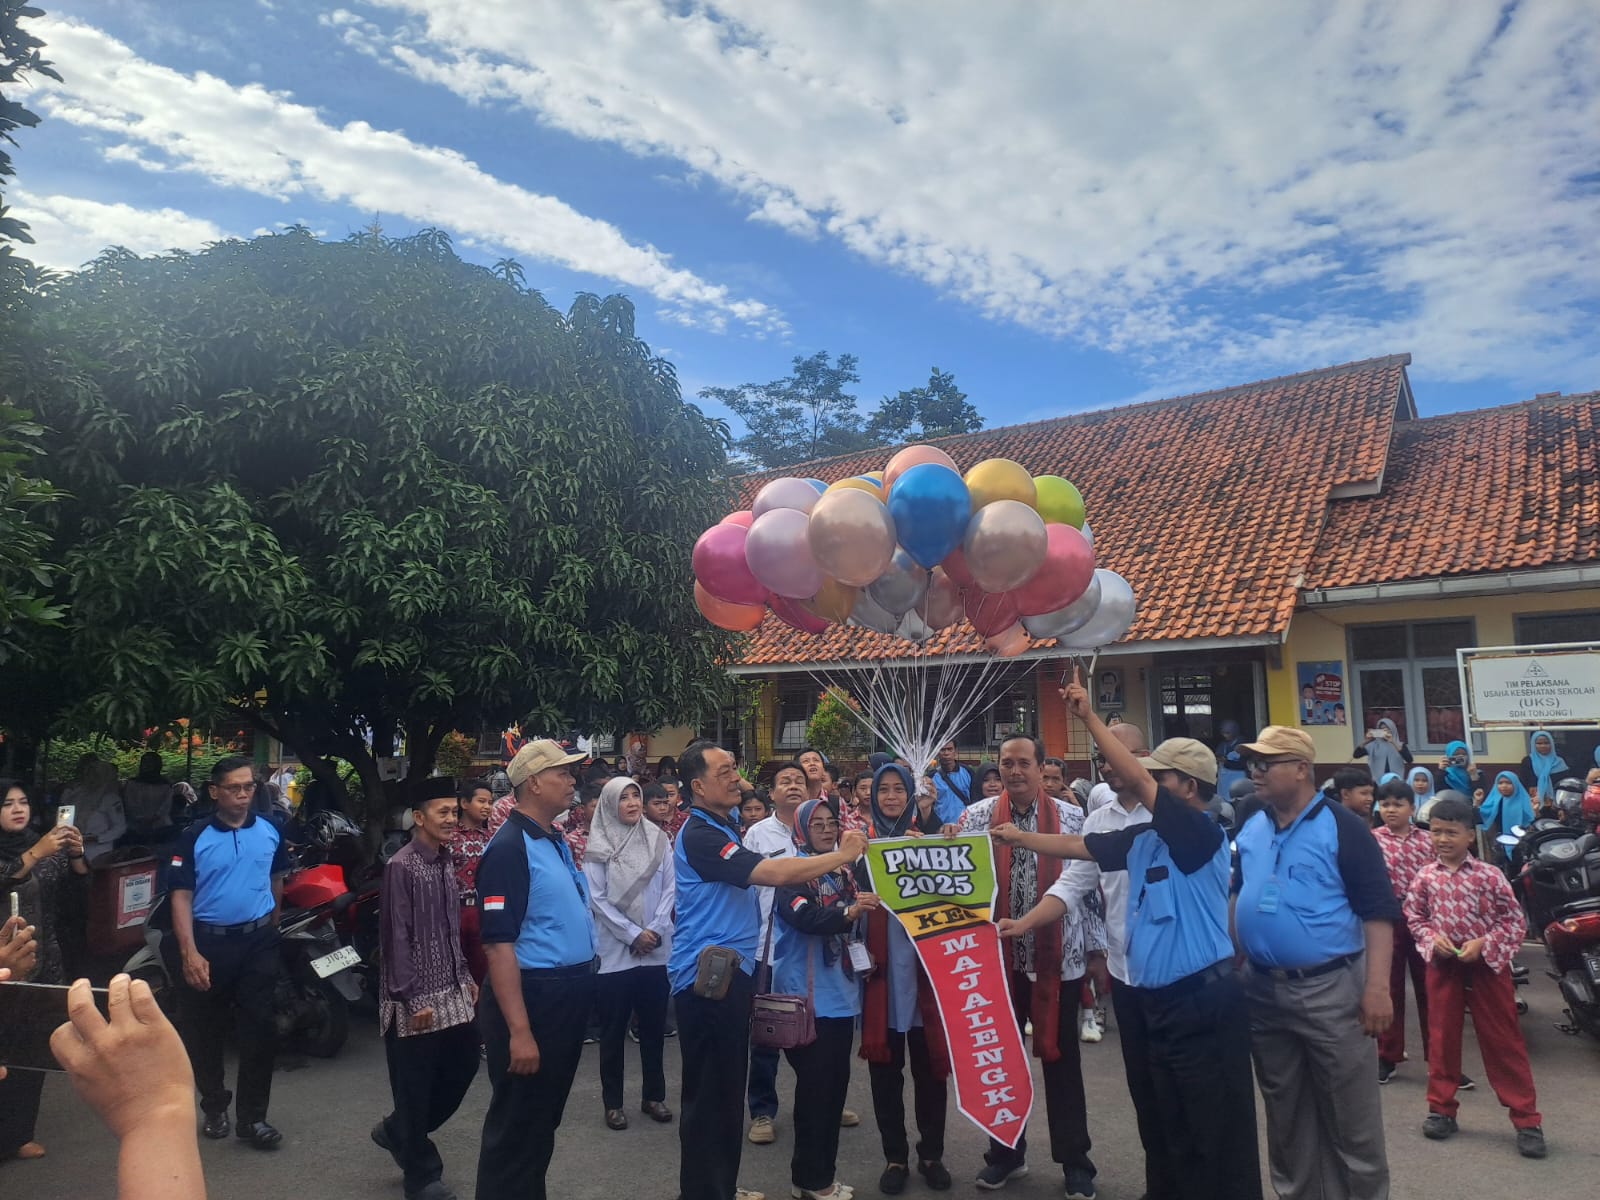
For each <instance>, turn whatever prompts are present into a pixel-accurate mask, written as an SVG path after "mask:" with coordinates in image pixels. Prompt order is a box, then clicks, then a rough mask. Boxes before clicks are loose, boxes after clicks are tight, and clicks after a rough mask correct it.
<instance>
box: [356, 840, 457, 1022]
mask: <svg viewBox="0 0 1600 1200" xmlns="http://www.w3.org/2000/svg"><path fill="white" fill-rule="evenodd" d="M460 910H461V900H460V895H459V893H458V892H457V891H456V877H455V871H454V869H453V865H452V860H451V858H450V855H449V853H448V852H447V851H446V850H445V849H444V848H443V847H441V848H440V849H439V850H437V851H434V850H429V849H428V848H427V847H425V846H424V845H423V844H422V843H421V842H415V841H414V842H408V843H407V844H406V845H404V846H402V847H401V848H400V850H399V852H398V853H396V854H395V856H394V857H393V858H391V859H390V860H389V865H388V866H386V867H385V868H384V869H383V911H382V916H381V917H380V940H381V941H382V944H383V981H382V982H383V990H382V993H381V998H380V999H379V1001H378V1031H379V1032H380V1033H387V1032H388V1031H389V1029H390V1027H391V1026H393V1027H394V1030H395V1032H396V1033H397V1034H398V1035H399V1036H400V1037H412V1036H421V1035H422V1034H424V1033H433V1032H436V1031H438V1030H440V1029H450V1028H452V1027H453V1026H456V1025H465V1024H468V1023H469V1022H471V1021H472V1020H473V1019H474V1017H475V1015H476V1014H475V1013H474V1011H473V1002H472V998H473V988H472V973H471V972H470V971H469V970H468V969H467V960H466V958H465V957H464V956H463V955H462V953H461V913H460ZM425 1008H431V1009H433V1024H432V1025H431V1026H430V1027H429V1028H428V1029H426V1030H422V1031H419V1032H418V1033H417V1034H415V1035H414V1034H413V1032H412V1029H411V1018H412V1017H413V1016H415V1015H416V1014H417V1013H419V1012H421V1011H422V1010H423V1009H425Z"/></svg>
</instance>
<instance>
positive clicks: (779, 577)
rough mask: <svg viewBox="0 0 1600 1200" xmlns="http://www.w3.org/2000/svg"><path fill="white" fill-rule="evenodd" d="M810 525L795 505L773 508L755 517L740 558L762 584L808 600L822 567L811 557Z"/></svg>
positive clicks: (815, 590) (814, 591)
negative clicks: (742, 557)
mask: <svg viewBox="0 0 1600 1200" xmlns="http://www.w3.org/2000/svg"><path fill="white" fill-rule="evenodd" d="M801 482H802V483H804V482H805V481H804V480H802V481H801ZM806 487H808V488H810V487H811V485H810V484H806ZM811 494H812V495H813V496H815V495H816V494H817V493H816V489H814V488H813V489H812V490H811ZM810 524H811V519H810V518H809V517H808V516H806V514H805V513H803V512H801V511H800V510H799V509H797V508H775V509H773V510H772V511H771V512H768V513H763V514H762V515H761V516H759V517H757V518H756V520H755V524H753V525H751V526H750V534H749V536H748V537H747V538H746V539H745V544H744V560H745V562H746V563H748V564H749V566H750V573H751V574H752V575H754V576H755V577H756V579H757V580H759V581H760V582H761V584H762V586H764V587H766V588H767V589H768V590H770V591H773V592H776V593H777V594H778V595H780V596H787V597H788V598H789V599H791V600H809V599H810V598H811V597H812V596H815V595H816V594H817V593H818V592H819V591H821V590H822V580H823V574H822V569H821V568H820V567H818V566H817V561H816V559H814V558H812V557H811V543H810V540H809V539H808V537H807V529H808V527H809V526H810Z"/></svg>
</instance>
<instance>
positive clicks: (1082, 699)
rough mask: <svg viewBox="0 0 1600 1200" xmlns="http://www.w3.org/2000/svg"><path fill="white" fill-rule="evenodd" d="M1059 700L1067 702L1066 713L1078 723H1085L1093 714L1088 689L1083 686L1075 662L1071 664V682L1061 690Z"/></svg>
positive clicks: (1081, 674)
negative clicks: (1075, 718) (1078, 721)
mask: <svg viewBox="0 0 1600 1200" xmlns="http://www.w3.org/2000/svg"><path fill="white" fill-rule="evenodd" d="M1061 698H1062V699H1063V700H1065V701H1066V702H1067V712H1068V713H1069V714H1071V715H1072V716H1074V717H1077V718H1078V720H1080V721H1087V720H1088V719H1089V718H1090V717H1091V716H1092V715H1093V714H1094V706H1093V705H1092V704H1090V703H1089V689H1088V688H1086V687H1084V686H1083V673H1082V672H1081V671H1080V670H1079V669H1078V664H1077V663H1076V662H1074V663H1073V664H1072V682H1071V683H1069V684H1067V685H1066V686H1065V687H1063V688H1062V689H1061Z"/></svg>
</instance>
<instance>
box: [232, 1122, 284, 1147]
mask: <svg viewBox="0 0 1600 1200" xmlns="http://www.w3.org/2000/svg"><path fill="white" fill-rule="evenodd" d="M234 1134H235V1136H236V1137H238V1139H239V1140H240V1141H242V1142H249V1143H250V1144H251V1145H252V1146H254V1147H255V1148H256V1149H257V1150H276V1149H277V1148H278V1147H279V1146H281V1145H283V1134H281V1133H279V1132H278V1131H277V1130H276V1129H274V1128H273V1127H272V1126H271V1125H268V1124H267V1123H266V1122H265V1121H252V1122H251V1123H250V1124H248V1125H241V1126H239V1128H238V1129H237V1130H235V1131H234Z"/></svg>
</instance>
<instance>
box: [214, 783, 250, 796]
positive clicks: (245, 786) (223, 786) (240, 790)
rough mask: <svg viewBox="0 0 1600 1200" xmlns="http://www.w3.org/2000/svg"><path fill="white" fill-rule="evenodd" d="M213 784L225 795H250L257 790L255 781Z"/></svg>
mask: <svg viewBox="0 0 1600 1200" xmlns="http://www.w3.org/2000/svg"><path fill="white" fill-rule="evenodd" d="M212 786H213V787H215V788H216V789H217V791H219V792H221V793H222V794H223V795H225V796H248V795H249V794H250V793H251V792H253V791H255V790H256V785H255V784H253V783H217V784H213V785H212Z"/></svg>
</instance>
